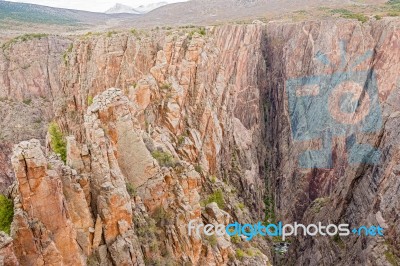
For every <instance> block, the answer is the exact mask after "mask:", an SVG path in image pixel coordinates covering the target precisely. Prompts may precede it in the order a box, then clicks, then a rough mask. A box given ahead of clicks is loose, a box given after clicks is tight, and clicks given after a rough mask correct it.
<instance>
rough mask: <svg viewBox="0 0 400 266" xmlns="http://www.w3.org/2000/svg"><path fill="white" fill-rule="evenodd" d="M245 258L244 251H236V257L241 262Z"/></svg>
mask: <svg viewBox="0 0 400 266" xmlns="http://www.w3.org/2000/svg"><path fill="white" fill-rule="evenodd" d="M245 256H246V252H244V251H243V250H241V249H240V248H238V249H237V250H236V257H237V258H238V259H239V260H242V259H243V258H244V257H245Z"/></svg>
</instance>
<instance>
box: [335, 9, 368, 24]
mask: <svg viewBox="0 0 400 266" xmlns="http://www.w3.org/2000/svg"><path fill="white" fill-rule="evenodd" d="M332 13H333V14H340V16H341V17H342V18H348V19H357V20H358V21H361V23H365V22H367V21H368V20H369V19H368V17H367V16H366V15H364V14H361V13H353V12H352V11H350V10H347V9H343V8H340V9H333V10H332Z"/></svg>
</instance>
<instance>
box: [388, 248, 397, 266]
mask: <svg viewBox="0 0 400 266" xmlns="http://www.w3.org/2000/svg"><path fill="white" fill-rule="evenodd" d="M385 258H386V260H387V261H388V262H389V263H390V264H391V265H393V266H399V265H400V261H399V260H398V259H397V258H396V255H394V254H393V253H392V252H390V251H389V250H387V251H385Z"/></svg>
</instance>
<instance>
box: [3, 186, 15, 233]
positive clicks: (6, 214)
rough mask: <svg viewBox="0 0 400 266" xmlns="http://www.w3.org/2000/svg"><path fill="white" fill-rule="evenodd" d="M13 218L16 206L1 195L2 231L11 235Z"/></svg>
mask: <svg viewBox="0 0 400 266" xmlns="http://www.w3.org/2000/svg"><path fill="white" fill-rule="evenodd" d="M13 216H14V206H13V202H12V200H11V199H8V198H7V197H6V196H4V195H2V194H0V231H3V232H5V233H7V234H10V227H11V222H12V219H13Z"/></svg>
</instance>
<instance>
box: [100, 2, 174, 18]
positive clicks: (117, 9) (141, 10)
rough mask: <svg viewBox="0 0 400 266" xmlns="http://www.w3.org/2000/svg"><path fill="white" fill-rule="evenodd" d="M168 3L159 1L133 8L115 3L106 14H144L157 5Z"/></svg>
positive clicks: (157, 6)
mask: <svg viewBox="0 0 400 266" xmlns="http://www.w3.org/2000/svg"><path fill="white" fill-rule="evenodd" d="M165 5H168V3H167V2H159V3H154V4H148V5H141V6H139V7H137V8H133V7H131V6H128V5H123V4H120V3H117V4H115V5H114V6H113V7H112V8H110V9H108V10H107V11H106V12H104V13H106V14H136V15H139V14H146V13H148V12H150V11H152V10H154V9H157V8H159V7H162V6H165Z"/></svg>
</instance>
